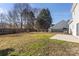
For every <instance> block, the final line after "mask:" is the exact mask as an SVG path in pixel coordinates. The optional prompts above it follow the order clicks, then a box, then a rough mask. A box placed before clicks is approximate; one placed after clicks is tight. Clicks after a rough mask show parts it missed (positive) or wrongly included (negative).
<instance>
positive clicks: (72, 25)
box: [69, 4, 79, 36]
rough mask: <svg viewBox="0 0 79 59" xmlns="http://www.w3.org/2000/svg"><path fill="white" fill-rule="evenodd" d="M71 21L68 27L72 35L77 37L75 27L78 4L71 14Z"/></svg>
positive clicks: (77, 20)
mask: <svg viewBox="0 0 79 59" xmlns="http://www.w3.org/2000/svg"><path fill="white" fill-rule="evenodd" d="M72 19H73V22H72V23H71V24H70V25H69V27H70V28H71V27H72V35H74V36H77V35H76V33H77V31H76V25H77V23H79V4H77V5H76V7H75V9H74V11H73V12H72Z"/></svg>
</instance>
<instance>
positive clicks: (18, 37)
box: [0, 32, 79, 56]
mask: <svg viewBox="0 0 79 59" xmlns="http://www.w3.org/2000/svg"><path fill="white" fill-rule="evenodd" d="M54 35H55V33H47V32H30V33H19V34H9V35H1V36H0V55H2V56H5V55H9V56H51V55H57V56H59V55H79V53H78V51H79V44H78V43H72V42H66V41H61V40H56V39H49V38H50V37H51V36H54Z"/></svg>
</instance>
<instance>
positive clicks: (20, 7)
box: [14, 3, 31, 29]
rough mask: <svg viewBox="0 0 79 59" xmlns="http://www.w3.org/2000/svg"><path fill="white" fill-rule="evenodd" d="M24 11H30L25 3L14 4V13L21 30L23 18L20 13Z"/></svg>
mask: <svg viewBox="0 0 79 59" xmlns="http://www.w3.org/2000/svg"><path fill="white" fill-rule="evenodd" d="M24 9H27V10H30V9H31V7H30V6H29V4H27V3H18V4H17V3H16V4H14V10H15V11H16V13H17V15H18V21H20V25H21V29H22V28H23V17H24V16H23V14H22V12H23V10H24Z"/></svg>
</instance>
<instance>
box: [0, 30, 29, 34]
mask: <svg viewBox="0 0 79 59" xmlns="http://www.w3.org/2000/svg"><path fill="white" fill-rule="evenodd" d="M20 32H29V31H28V30H27V29H0V34H12V33H20Z"/></svg>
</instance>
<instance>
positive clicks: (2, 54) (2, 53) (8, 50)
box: [0, 48, 14, 56]
mask: <svg viewBox="0 0 79 59" xmlns="http://www.w3.org/2000/svg"><path fill="white" fill-rule="evenodd" d="M12 51H14V49H13V48H7V49H3V50H0V56H7V55H8V54H10V53H11V52H12Z"/></svg>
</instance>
